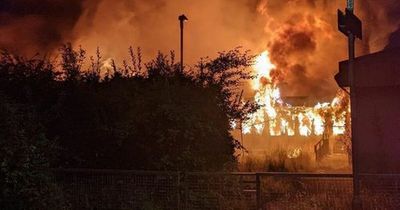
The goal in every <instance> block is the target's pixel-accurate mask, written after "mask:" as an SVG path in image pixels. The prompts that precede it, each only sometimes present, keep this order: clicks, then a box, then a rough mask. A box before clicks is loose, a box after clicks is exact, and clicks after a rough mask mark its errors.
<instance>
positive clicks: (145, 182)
mask: <svg viewBox="0 0 400 210" xmlns="http://www.w3.org/2000/svg"><path fill="white" fill-rule="evenodd" d="M54 174H55V178H56V179H55V180H56V181H57V183H58V184H59V185H60V186H61V187H62V189H63V191H64V193H65V196H66V198H67V199H68V200H69V202H70V203H71V206H72V207H73V209H110V210H111V209H112V210H117V209H174V210H175V209H202V210H203V209H224V210H225V209H237V210H242V209H249V210H252V209H257V210H258V209H351V203H352V193H353V192H352V175H351V174H312V173H181V172H159V171H115V170H80V169H68V170H57V171H55V173H54ZM360 177H361V179H360V185H361V200H362V204H363V209H400V175H368V174H364V175H361V176H360Z"/></svg>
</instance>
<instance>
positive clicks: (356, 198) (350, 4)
mask: <svg viewBox="0 0 400 210" xmlns="http://www.w3.org/2000/svg"><path fill="white" fill-rule="evenodd" d="M347 11H348V12H349V13H351V14H354V0H347ZM348 45H349V49H348V50H349V52H348V53H349V63H348V65H349V84H350V106H351V116H352V117H351V153H352V154H351V161H352V170H353V202H352V204H353V209H362V205H361V198H360V180H359V174H358V166H357V154H358V153H357V148H358V145H357V143H358V142H357V141H358V140H357V136H356V132H355V126H356V125H357V109H356V105H357V103H356V83H355V78H356V76H355V73H356V72H355V68H354V60H355V35H354V34H353V33H352V32H349V35H348Z"/></svg>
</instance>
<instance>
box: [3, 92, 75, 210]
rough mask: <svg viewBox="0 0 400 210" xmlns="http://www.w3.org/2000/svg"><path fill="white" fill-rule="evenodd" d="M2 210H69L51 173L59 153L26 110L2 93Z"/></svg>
mask: <svg viewBox="0 0 400 210" xmlns="http://www.w3.org/2000/svg"><path fill="white" fill-rule="evenodd" d="M0 119H1V121H0V192H1V195H0V209H66V208H67V205H66V203H65V202H64V199H63V197H62V193H61V191H60V190H59V188H58V187H57V185H55V184H53V183H54V182H53V181H52V178H51V176H50V174H49V173H48V172H49V171H48V169H49V166H50V161H51V160H53V159H54V153H55V152H56V151H57V150H56V147H55V144H54V142H53V141H50V140H48V139H47V138H46V136H45V135H44V133H43V131H42V128H41V126H40V125H39V124H38V123H37V121H36V119H35V116H34V115H33V114H32V113H31V111H30V110H29V109H27V108H26V107H22V106H20V105H18V104H15V103H12V102H10V100H8V99H7V98H6V97H5V96H4V95H3V94H1V92H0Z"/></svg>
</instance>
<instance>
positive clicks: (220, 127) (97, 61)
mask: <svg viewBox="0 0 400 210" xmlns="http://www.w3.org/2000/svg"><path fill="white" fill-rule="evenodd" d="M60 53H61V62H60V65H55V64H54V63H53V62H49V61H47V60H46V59H36V58H34V59H30V60H25V59H23V58H19V57H15V56H11V55H9V54H7V53H3V55H2V58H1V60H0V90H3V91H4V92H5V93H7V96H8V97H10V98H12V99H13V100H16V101H17V102H21V103H24V104H29V106H30V107H32V109H33V110H35V112H36V113H37V114H38V121H40V122H41V123H42V125H43V126H44V133H45V135H46V136H48V137H49V138H50V139H58V141H59V143H60V146H61V147H62V151H61V152H60V154H59V159H58V162H57V163H56V164H54V166H55V167H73V168H78V167H79V168H82V167H83V168H120V169H152V170H192V171H193V170H202V171H203V170H206V171H210V170H211V171H212V170H222V169H227V168H231V167H232V166H234V165H235V163H236V158H235V156H234V150H235V148H237V147H240V144H239V143H238V141H236V140H235V139H234V138H233V137H232V136H231V134H230V130H231V127H230V123H231V122H232V121H235V120H242V119H244V118H246V116H248V114H249V113H252V112H254V111H255V110H256V109H257V108H258V107H257V106H256V105H255V104H254V103H252V102H249V101H244V100H243V99H241V97H240V96H239V94H237V93H238V92H239V89H238V88H239V85H240V82H241V81H242V80H243V79H248V78H251V75H250V72H249V71H248V70H247V69H246V68H247V67H248V66H249V65H251V64H252V63H251V62H252V58H253V57H252V56H249V55H248V53H247V52H241V51H240V49H239V48H238V49H234V50H232V51H228V52H221V53H220V54H219V56H218V57H217V58H216V59H209V58H205V59H202V60H201V61H200V62H199V64H198V65H196V66H195V67H194V68H191V69H185V71H183V72H182V71H180V69H179V66H180V65H179V64H177V63H175V61H174V58H175V56H174V53H173V52H171V56H165V55H163V54H161V53H159V54H158V56H157V57H156V58H155V59H154V60H152V61H150V62H148V63H146V64H145V65H144V66H143V64H142V58H141V51H140V48H138V49H137V50H136V51H134V50H133V48H129V54H130V56H131V61H130V62H127V61H123V65H122V67H119V66H117V65H116V64H115V61H114V60H110V59H103V58H102V56H101V54H100V51H99V50H98V51H97V53H96V57H95V58H93V57H90V64H89V65H87V64H86V65H85V60H86V59H85V56H86V53H85V51H84V50H82V49H79V50H78V51H75V50H73V49H72V48H71V45H69V44H67V45H64V46H63V47H62V48H61V49H60Z"/></svg>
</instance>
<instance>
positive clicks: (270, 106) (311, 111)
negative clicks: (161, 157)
mask: <svg viewBox="0 0 400 210" xmlns="http://www.w3.org/2000/svg"><path fill="white" fill-rule="evenodd" d="M253 69H254V71H255V74H256V77H255V78H254V79H253V80H252V81H251V84H252V88H253V90H254V92H255V95H254V100H255V101H256V102H257V103H258V104H259V105H260V106H261V107H260V109H259V110H258V111H257V112H255V113H253V114H252V115H251V116H250V117H249V119H248V120H246V121H244V122H242V124H241V132H242V133H243V134H244V138H247V137H250V138H249V139H251V141H253V142H251V144H250V147H253V148H252V149H251V150H252V151H254V150H259V151H263V148H264V149H265V148H268V147H271V146H272V145H273V144H274V142H273V141H275V140H276V141H277V142H275V143H278V144H281V146H282V147H285V148H287V149H289V150H290V149H292V150H296V149H297V150H298V149H301V150H310V151H311V152H315V155H316V157H317V160H319V159H321V158H322V157H323V156H324V155H328V154H329V153H331V152H333V151H334V146H335V145H336V144H340V145H341V146H342V148H341V150H343V151H342V152H346V151H345V150H347V149H348V147H346V143H347V139H346V136H348V135H349V134H348V131H349V130H348V125H349V114H350V109H349V97H348V95H347V93H346V92H345V91H343V90H340V91H338V93H337V94H336V97H334V98H333V99H332V100H331V101H330V102H318V103H316V104H313V105H310V103H309V102H308V103H307V97H282V96H281V91H280V87H279V85H280V81H279V80H278V79H277V78H276V73H277V72H276V71H277V70H276V65H274V64H273V63H272V62H271V60H270V58H269V53H268V51H265V52H263V53H262V54H261V55H259V56H258V57H257V58H256V62H255V64H254V66H253ZM337 140H338V141H337ZM257 142H258V143H257ZM284 144H286V145H284ZM247 146H249V144H247Z"/></svg>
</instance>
